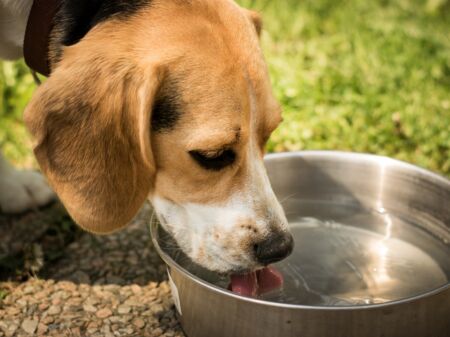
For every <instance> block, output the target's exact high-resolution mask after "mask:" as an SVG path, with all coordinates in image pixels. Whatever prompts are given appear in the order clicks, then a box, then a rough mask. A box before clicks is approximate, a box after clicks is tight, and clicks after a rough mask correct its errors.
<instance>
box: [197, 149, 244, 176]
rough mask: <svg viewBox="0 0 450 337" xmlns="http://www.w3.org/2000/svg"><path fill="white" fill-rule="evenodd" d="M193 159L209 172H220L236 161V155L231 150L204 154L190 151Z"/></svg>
mask: <svg viewBox="0 0 450 337" xmlns="http://www.w3.org/2000/svg"><path fill="white" fill-rule="evenodd" d="M189 154H190V155H191V157H192V158H193V159H194V160H195V161H196V162H197V163H198V164H199V165H200V166H201V167H203V168H205V169H207V170H214V171H219V170H221V169H223V168H225V167H227V166H229V165H231V164H233V163H234V161H235V160H236V153H235V152H234V151H233V150H231V149H227V150H221V151H219V152H202V151H198V150H193V151H189Z"/></svg>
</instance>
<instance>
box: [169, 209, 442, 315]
mask: <svg viewBox="0 0 450 337" xmlns="http://www.w3.org/2000/svg"><path fill="white" fill-rule="evenodd" d="M376 213H377V214H376V216H377V219H378V220H377V222H378V225H379V224H380V223H381V225H382V226H381V228H382V229H383V230H382V231H380V230H377V231H375V230H374V231H372V230H370V229H371V227H370V226H365V227H364V226H358V227H356V226H355V224H354V221H353V222H352V221H350V220H349V223H351V224H352V225H344V224H340V223H337V222H334V221H321V220H318V219H314V218H298V219H291V222H290V225H291V230H292V233H293V236H294V239H295V249H294V252H293V253H292V255H291V256H289V257H288V258H287V259H286V260H284V261H281V262H279V263H277V264H276V268H277V269H278V270H279V271H280V272H281V273H282V274H283V276H284V286H283V288H282V289H280V290H278V291H275V292H272V293H268V294H264V295H262V297H261V298H262V299H264V300H268V301H274V302H282V303H291V304H304V305H322V306H348V305H365V304H373V303H384V302H388V301H393V300H398V299H402V298H408V297H411V296H414V295H418V294H421V293H424V292H426V291H429V290H431V289H434V288H437V287H440V286H443V285H445V284H446V283H448V282H449V279H450V248H449V246H448V245H446V244H445V243H443V242H442V241H439V239H437V238H434V237H433V236H431V235H428V234H427V233H426V232H424V231H420V230H415V229H414V228H413V226H411V225H405V226H403V229H402V231H403V232H405V233H406V234H405V237H406V238H407V239H404V237H402V239H400V238H398V237H393V234H392V231H393V222H394V224H395V226H396V227H395V228H396V231H397V232H400V230H399V228H402V226H401V224H400V223H399V220H398V219H395V218H393V217H392V216H391V215H389V214H387V213H386V212H385V211H384V209H383V208H380V209H379V210H377V211H376ZM371 216H373V214H372V215H370V214H367V215H363V216H361V215H358V216H357V217H356V218H354V219H357V221H358V223H369V222H370V221H369V217H371ZM354 219H353V220H354ZM365 219H366V220H367V221H366V222H365V221H364V220H365ZM372 220H373V219H372ZM372 222H373V221H372ZM374 227H376V226H374ZM378 228H379V227H378ZM405 228H406V229H405ZM397 234H398V233H397ZM177 260H178V262H179V263H180V264H181V265H182V266H183V267H185V268H186V269H188V270H189V271H191V272H192V273H194V274H196V275H197V276H199V277H201V278H203V279H205V280H207V281H209V282H211V283H214V284H216V285H218V286H221V287H223V288H226V287H227V286H228V282H229V280H228V278H225V277H222V278H221V277H218V276H217V275H216V274H214V273H211V272H208V271H206V270H201V269H199V268H198V267H196V266H195V265H193V264H192V262H188V263H186V259H185V258H183V259H177Z"/></svg>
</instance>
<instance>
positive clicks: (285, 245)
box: [254, 233, 294, 265]
mask: <svg viewBox="0 0 450 337" xmlns="http://www.w3.org/2000/svg"><path fill="white" fill-rule="evenodd" d="M293 248H294V238H293V237H292V235H291V234H290V233H277V234H272V235H271V236H269V237H268V238H266V239H264V240H263V241H261V242H259V243H257V244H255V245H254V250H255V256H256V259H257V260H258V262H260V263H262V264H264V265H268V264H270V263H274V262H277V261H280V260H283V259H284V258H285V257H287V256H288V255H290V254H291V253H292V249H293Z"/></svg>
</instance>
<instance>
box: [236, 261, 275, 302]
mask: <svg viewBox="0 0 450 337" xmlns="http://www.w3.org/2000/svg"><path fill="white" fill-rule="evenodd" d="M282 286H283V276H282V275H281V273H280V272H279V271H278V270H276V269H275V268H273V267H266V268H263V269H261V270H258V271H256V272H250V273H247V274H237V275H231V283H230V286H229V288H230V290H231V291H232V292H234V293H236V294H238V295H242V296H250V297H256V296H257V295H261V294H264V293H267V292H269V291H272V290H275V289H278V288H281V287H282Z"/></svg>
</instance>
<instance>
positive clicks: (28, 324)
mask: <svg viewBox="0 0 450 337" xmlns="http://www.w3.org/2000/svg"><path fill="white" fill-rule="evenodd" d="M37 326H38V321H37V320H31V319H24V320H23V322H22V325H21V327H22V329H23V330H24V331H25V332H26V333H28V334H34V332H35V331H36V328H37Z"/></svg>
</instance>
